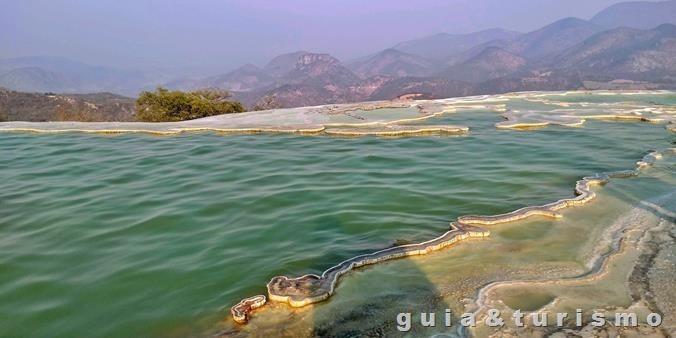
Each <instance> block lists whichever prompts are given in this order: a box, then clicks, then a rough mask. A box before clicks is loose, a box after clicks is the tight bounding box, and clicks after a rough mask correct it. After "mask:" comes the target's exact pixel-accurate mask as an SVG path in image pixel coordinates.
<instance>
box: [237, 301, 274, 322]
mask: <svg viewBox="0 0 676 338" xmlns="http://www.w3.org/2000/svg"><path fill="white" fill-rule="evenodd" d="M266 301H267V300H266V298H265V296H264V295H257V296H253V297H249V298H244V299H242V300H241V301H240V302H239V303H237V305H235V306H233V307H232V310H231V312H232V319H234V320H235V321H236V322H238V323H246V322H247V320H248V318H247V317H248V315H249V313H250V312H251V311H253V310H255V309H257V308H259V307H261V306H263V305H265V302H266Z"/></svg>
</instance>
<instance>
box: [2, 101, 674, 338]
mask: <svg viewBox="0 0 676 338" xmlns="http://www.w3.org/2000/svg"><path fill="white" fill-rule="evenodd" d="M434 104H436V105H440V106H442V108H439V109H437V111H436V112H441V111H445V113H439V114H438V115H434V116H429V117H428V118H425V119H424V120H423V121H422V122H418V121H414V120H412V121H410V122H408V124H407V125H409V126H412V127H413V126H416V124H421V123H424V125H425V126H433V125H444V126H446V125H453V126H456V125H459V126H467V127H469V131H468V132H463V133H455V132H453V133H446V132H439V133H435V132H432V133H431V134H424V135H415V136H407V137H382V136H370V135H365V136H359V137H355V136H351V137H344V136H332V135H331V134H330V133H329V132H328V131H329V130H330V129H331V128H330V126H326V124H330V123H331V122H330V121H329V120H331V119H333V120H331V121H333V122H336V121H339V122H340V123H343V120H349V119H350V116H353V115H354V114H351V115H347V116H340V117H336V116H334V115H330V114H329V115H327V116H329V117H328V118H326V119H316V120H315V119H311V120H312V121H310V123H311V124H312V125H315V124H317V123H319V124H321V125H325V126H326V128H327V129H326V133H319V134H317V135H299V134H277V133H260V134H238V133H234V134H233V133H228V134H223V133H217V132H209V131H207V132H199V133H186V132H182V133H179V134H176V135H170V136H156V135H149V134H126V133H121V134H115V135H100V134H85V133H78V132H77V126H76V128H72V126H69V127H68V129H69V130H70V131H69V132H66V133H58V134H35V133H23V132H9V131H10V130H15V129H22V128H23V129H35V128H38V129H39V128H41V127H40V126H39V124H31V127H30V128H28V127H25V125H21V124H20V123H19V124H17V123H14V124H12V123H0V130H3V129H6V131H8V132H0V154H2V155H1V156H2V159H1V160H0V177H1V180H0V318H5V319H8V320H4V319H3V320H2V321H0V336H50V337H74V336H87V337H122V336H127V337H130V336H144V337H184V336H202V335H213V334H221V335H226V336H229V335H232V336H240V335H242V336H244V335H258V336H266V335H267V336H270V335H273V334H274V335H288V336H312V335H338V336H340V335H349V334H351V333H352V334H354V333H356V332H366V333H372V334H374V335H378V334H383V335H386V336H388V335H391V334H395V333H398V331H396V323H395V318H396V313H398V312H402V311H411V312H414V313H415V312H421V311H438V312H439V314H438V315H441V313H442V312H443V309H447V308H448V309H451V310H452V311H453V313H460V312H463V311H466V310H471V311H474V310H478V309H480V308H481V306H483V305H484V304H477V297H478V295H479V293H480V290H481V289H482V288H484V287H486V286H487V285H489V284H491V283H499V282H504V285H497V284H496V285H495V286H494V287H492V288H491V289H487V290H486V291H485V292H486V297H487V298H486V299H485V302H486V304H489V303H491V302H493V303H491V304H493V305H495V306H498V305H500V306H502V305H504V306H507V307H509V306H510V304H511V306H516V305H514V304H525V305H523V306H525V307H528V310H529V311H534V310H537V308H540V307H542V306H549V305H551V306H554V307H555V306H558V305H557V304H560V305H561V306H564V307H568V308H574V306H576V303H575V300H576V299H578V298H580V295H582V294H585V293H587V295H588V296H585V299H584V301H583V302H582V304H581V305H580V306H585V307H587V308H590V309H592V308H598V307H601V306H603V307H629V306H631V305H636V304H637V302H638V301H637V300H636V299H634V298H632V296H631V294H632V292H631V291H630V290H629V289H627V290H624V291H622V290H620V289H621V288H620V286H622V285H625V284H626V283H625V282H626V278H625V277H626V275H629V274H630V272H631V271H632V269H634V268H633V267H634V266H640V267H642V268H644V269H645V270H646V276H648V277H646V278H647V281H646V282H645V283H647V284H646V285H650V283H653V284H654V285H653V286H652V288H655V289H658V288H659V285H660V284H659V283H668V281H669V280H670V278H669V277H668V276H671V280H672V281H673V270H672V271H668V270H665V269H661V270H659V271H662V272H661V273H662V274H661V275H660V272H659V271H657V272H655V271H653V272H650V271H652V270H650V269H651V266H653V265H655V264H658V263H659V262H658V263H654V262H653V263H650V262H648V263H645V262H643V263H641V264H643V265H641V264H639V263H636V262H638V261H640V260H639V259H638V258H639V257H640V256H641V253H642V252H643V251H641V250H640V249H637V251H636V252H635V253H634V256H635V257H634V256H631V254H632V253H631V252H626V251H627V250H620V249H618V248H615V249H612V248H613V247H616V246H617V245H613V243H614V238H616V237H618V236H620V237H621V236H624V235H622V233H623V232H622V231H624V232H627V233H631V231H630V230H631V229H634V228H631V226H632V225H631V224H642V225H643V226H645V227H646V229H653V230H654V229H661V230H660V231H659V232H657V233H655V234H654V236H653V237H655V238H659V234H664V233H667V234H668V233H670V232H672V233H673V232H674V223H673V215H674V213H675V212H676V196H674V195H675V194H674V192H675V191H676V175H675V173H674V163H676V159H674V157H676V156H674V155H673V154H672V152H673V150H672V149H671V148H672V147H674V142H675V138H674V135H675V134H674V133H673V131H671V130H670V129H671V128H672V126H673V124H671V125H667V127H666V128H665V123H669V122H670V121H671V120H672V119H673V116H674V105H676V94H674V93H669V92H653V93H642V94H637V93H631V94H626V95H592V94H584V93H582V94H581V93H574V94H568V95H547V94H537V95H536V94H531V95H530V96H529V95H526V94H523V95H514V96H509V95H505V96H502V97H489V98H477V99H475V100H474V101H471V102H469V103H468V102H463V101H462V100H457V101H453V102H449V101H443V100H441V101H438V102H434ZM453 105H455V106H453ZM387 109H390V110H392V109H395V108H387ZM402 109H405V108H402ZM395 110H396V109H395ZM370 112H376V113H375V114H378V110H377V109H376V110H372V111H359V112H358V114H359V115H364V116H367V118H368V116H369V114H370ZM415 114H417V112H416V111H407V112H406V113H401V112H396V114H395V115H396V117H394V118H391V119H390V120H392V119H395V120H396V119H400V118H406V119H411V118H413V119H415V117H416V116H415ZM501 114H502V115H504V116H505V117H506V118H507V119H506V120H505V118H503V117H501ZM619 115H621V117H622V119H618V118H617V116H619ZM579 116H583V117H584V118H579ZM601 118H602V119H601ZM327 119H328V120H327ZM378 119H381V117H378ZM581 119H582V121H580V120H581ZM585 119H586V121H584V120H585ZM608 119H610V120H608ZM641 119H642V120H643V122H641V121H640V120H641ZM327 121H328V122H327ZM650 121H652V122H654V123H648V122H650ZM516 122H519V123H522V124H523V123H526V124H530V125H522V124H520V125H516ZM247 123H249V124H251V123H252V122H250V121H249V122H247ZM294 123H296V122H294ZM355 123H357V122H355ZM552 123H553V125H548V124H552ZM496 124H497V125H498V127H501V128H496ZM557 124H562V125H557ZM515 126H516V127H533V126H540V127H543V128H541V129H535V130H532V129H527V130H515V129H512V127H515ZM53 128H57V129H58V125H57V127H54V126H52V125H50V126H49V127H48V128H47V129H53ZM98 128H107V127H106V126H105V125H103V126H97V127H96V129H98ZM294 128H295V127H294ZM335 128H338V126H337V125H336V127H335ZM340 128H345V127H344V126H340ZM350 128H352V129H350V130H353V129H354V126H350ZM357 128H359V127H357ZM363 128H366V129H368V128H371V127H363ZM378 128H383V126H382V125H379V126H378ZM385 128H389V127H388V126H385ZM505 128H507V129H505ZM33 131H36V130H33ZM38 131H39V130H38ZM360 134H361V133H356V134H355V135H360ZM651 150H657V151H659V152H660V154H662V156H661V159H659V160H657V161H655V163H654V164H652V165H649V166H648V167H647V168H645V169H644V170H641V171H640V172H638V174H637V175H636V176H632V177H628V178H618V179H611V181H610V182H608V183H607V184H606V185H604V186H596V187H592V189H593V191H594V192H596V194H597V195H598V196H597V198H595V199H594V200H592V201H590V202H589V203H587V204H585V205H583V206H579V207H572V208H567V209H565V210H563V211H561V215H562V217H561V218H560V219H550V218H545V217H541V216H533V217H530V218H527V219H525V220H520V221H516V222H510V223H506V224H500V225H494V226H490V227H487V229H488V230H490V232H491V235H490V237H488V238H486V239H480V240H468V241H462V242H460V243H457V244H454V245H453V246H451V247H448V248H445V249H443V250H440V251H436V252H433V253H430V254H427V255H424V256H416V257H408V258H403V259H399V260H391V261H387V262H384V263H379V264H376V265H372V266H370V267H365V268H360V269H356V270H353V271H351V272H348V273H347V274H345V275H343V277H341V279H340V280H338V283H337V285H336V290H335V293H334V294H333V295H332V296H331V297H330V298H329V299H328V300H326V301H324V302H321V303H316V304H313V305H311V306H308V307H302V308H291V307H289V306H288V305H286V304H282V303H276V302H269V304H267V305H266V306H265V307H264V308H262V309H260V310H257V311H254V312H253V313H252V314H251V318H250V321H249V323H248V324H246V325H239V324H235V323H234V322H233V321H232V319H231V317H230V307H231V306H233V305H234V304H236V303H237V302H238V301H239V300H240V299H242V298H245V297H249V296H253V295H256V294H266V293H267V291H266V283H267V282H268V281H269V280H270V279H271V278H272V277H275V276H280V275H284V276H287V277H289V278H292V277H298V276H301V275H304V274H308V273H313V274H318V275H321V273H322V272H323V271H324V270H326V269H328V268H330V267H332V266H334V265H335V264H338V263H340V262H341V261H344V260H346V259H349V258H352V257H354V256H357V255H361V254H367V253H371V252H374V251H377V250H381V249H385V248H388V247H392V246H395V245H400V244H404V243H417V242H421V241H425V240H429V239H432V238H435V237H437V236H439V235H440V234H442V233H444V232H445V231H448V229H449V223H450V222H453V221H455V220H456V219H457V218H458V217H460V216H463V215H495V214H501V213H507V212H510V211H513V210H516V209H519V208H522V207H526V206H532V205H542V204H546V203H550V202H554V201H556V200H559V199H563V198H571V197H574V196H575V195H574V188H575V183H576V181H578V180H580V179H581V178H583V177H584V176H589V175H593V174H595V173H603V172H611V171H619V170H632V169H634V168H635V167H636V162H637V161H639V160H641V159H642V158H644V156H645V155H646V154H648V153H649V152H650V151H651ZM646 205H650V206H651V207H646ZM640 210H642V211H643V212H645V211H647V212H648V213H647V214H645V215H644V214H640V215H639V211H640ZM628 217H629V218H631V217H634V218H635V219H634V221H632V222H630V221H627V218H628ZM636 217H638V219H640V221H636ZM641 217H642V218H641ZM614 228H617V229H620V230H622V231H620V230H617V231H613V229H614ZM645 231H647V230H645V229H644V232H645ZM629 240H630V239H627V241H629ZM639 240H640V239H638V238H637V239H636V241H637V242H636V243H639ZM646 241H648V242H650V241H649V239H648V240H646ZM651 243H653V244H654V246H655V248H656V249H654V250H655V251H656V253H655V256H658V257H659V255H660V252H661V251H660V250H662V249H665V250H667V251H669V250H671V251H672V252H673V248H674V246H673V240H672V241H671V242H669V240H668V239H664V240H663V241H662V242H655V241H653V242H651ZM646 245H647V244H646ZM635 247H637V248H640V247H641V246H640V245H639V244H636V245H635ZM608 248H610V249H608ZM669 248H671V249H669ZM613 250H614V251H613ZM611 251H612V252H611ZM613 252H614V253H613ZM621 254H625V255H624V256H621ZM613 255H614V256H613ZM662 255H667V254H662ZM611 256H612V257H614V258H613V259H616V260H619V261H623V262H624V263H622V264H620V265H618V269H621V268H626V269H628V271H629V272H627V273H624V274H623V273H621V272H617V273H616V275H617V276H615V275H613V273H611V272H612V271H614V270H612V269H611V268H607V269H606V270H607V271H606V270H604V268H603V267H601V265H603V264H602V263H603V262H602V261H603V259H607V257H611ZM625 256H626V257H625ZM599 257H601V258H599ZM603 257H606V258H603ZM632 257H634V258H633V259H632ZM669 259H674V258H673V255H672V256H668V255H667V256H665V257H663V258H662V260H667V261H668V260H669ZM595 262H596V263H595ZM650 264H653V265H650ZM606 265H608V264H606ZM672 269H673V264H672ZM611 270H612V271H611ZM590 271H591V272H590ZM600 271H601V272H600ZM603 271H605V272H604V273H605V274H603V276H611V277H612V278H611V277H608V278H606V279H604V278H603V276H600V277H599V276H597V277H594V276H595V275H594V273H597V274H599V273H602V272H603ZM609 271H610V272H609ZM618 271H619V270H618ZM589 273H591V274H592V275H594V276H592V277H591V278H587V279H585V280H582V279H580V280H577V279H576V276H583V275H588V274H589ZM650 273H652V275H650ZM664 274H667V275H666V277H665V276H664ZM613 276H614V277H613ZM618 276H619V277H618ZM622 276H625V277H622ZM650 276H652V277H650ZM542 278H545V279H560V280H564V279H567V280H569V281H568V282H566V283H570V285H568V284H565V285H560V284H557V283H555V282H551V281H550V282H551V283H554V284H552V285H549V284H547V283H550V282H547V283H545V282H541V281H540V282H537V281H535V280H537V279H542ZM578 279H579V278H578ZM516 280H522V281H528V282H532V283H534V284H529V285H526V286H525V287H526V288H529V287H532V288H533V290H532V293H531V295H532V297H531V298H532V299H528V293H527V292H524V286H521V287H518V286H515V285H513V284H510V282H514V281H516ZM665 281H666V282H665ZM524 283H526V282H524ZM538 283H539V284H538ZM604 283H605V284H604ZM655 283H656V284H655ZM535 284H537V286H535ZM603 285H605V286H603ZM632 285H633V284H632ZM663 286H664V285H663ZM604 287H605V288H606V289H612V290H620V291H616V292H614V293H604V292H601V291H598V290H597V291H589V290H592V289H593V288H597V289H599V288H601V289H603V288H604ZM510 288H514V289H515V290H518V292H516V291H514V292H511V293H510V291H509V289H510ZM604 290H605V289H604ZM592 294H593V295H594V297H592V296H590V295H592ZM639 294H640V292H639ZM671 297H672V299H668V297H667V296H665V297H662V299H660V301H658V302H653V303H652V304H651V303H650V302H649V301H647V303H646V304H643V305H644V306H645V307H648V308H649V307H651V306H652V307H659V306H662V307H667V308H668V307H669V306H673V294H672V295H671ZM553 299H558V300H555V301H554V303H552V300H553ZM660 302H663V303H660ZM496 304H497V305H496ZM505 304H506V305H505ZM547 304H549V305H547ZM639 305H640V304H639ZM636 306H638V305H636ZM531 307H532V308H531ZM657 310H661V311H665V310H664V309H662V308H660V309H657ZM674 325H676V322H675V321H674V317H673V313H672V316H671V317H665V318H664V325H663V326H665V327H669V326H670V327H671V328H672V329H673V327H674ZM484 329H486V328H482V327H478V328H477V329H476V330H477V332H479V333H481V334H483V333H484V332H485V331H481V330H484ZM434 333H450V334H457V335H465V334H468V332H466V331H462V330H458V329H457V327H454V328H453V329H452V330H451V329H448V328H443V327H437V328H434V329H429V328H421V327H419V326H415V325H414V326H413V330H412V331H411V332H410V334H411V335H413V336H418V335H432V334H434Z"/></svg>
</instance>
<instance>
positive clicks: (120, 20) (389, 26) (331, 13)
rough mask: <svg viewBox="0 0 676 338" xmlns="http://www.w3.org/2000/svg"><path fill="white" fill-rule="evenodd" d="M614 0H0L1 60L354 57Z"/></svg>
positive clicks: (521, 27)
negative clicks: (298, 53)
mask: <svg viewBox="0 0 676 338" xmlns="http://www.w3.org/2000/svg"><path fill="white" fill-rule="evenodd" d="M618 2H622V1H620V0H448V1H440V0H417V1H410V0H389V1H386V0H382V1H380V0H377V1H376V0H374V1H365V0H287V1H283V0H276V1H274V0H270V1H268V0H245V1H239V0H232V1H228V0H223V1H217V0H192V1H187V0H186V1H170V0H164V1H159V0H133V1H132V0H95V1H91V0H0V3H1V6H0V7H1V10H0V32H2V34H0V46H2V48H1V49H0V58H5V57H15V56H28V55H54V56H64V57H68V58H72V59H75V60H80V61H84V62H88V63H92V64H102V65H113V66H121V67H147V66H173V67H191V68H202V69H205V70H207V69H208V70H212V71H225V70H228V69H231V68H233V67H236V66H238V65H241V64H244V63H247V62H252V63H255V64H257V65H263V64H264V63H265V62H266V61H268V60H269V59H270V58H271V57H273V56H275V55H277V54H280V53H284V52H290V51H296V50H300V49H302V50H308V51H317V52H327V53H330V54H332V55H334V56H336V57H338V58H340V59H343V60H345V59H350V58H354V57H358V56H363V55H365V54H369V53H373V52H376V51H378V50H381V49H384V48H387V47H391V46H392V45H394V44H396V43H397V42H401V41H404V40H409V39H413V38H418V37H422V36H425V35H430V34H435V33H440V32H448V33H467V32H472V31H477V30H482V29H486V28H492V27H500V28H505V29H511V30H516V31H521V32H527V31H530V30H533V29H537V28H539V27H541V26H543V25H546V24H548V23H551V22H553V21H555V20H557V19H560V18H564V17H568V16H576V17H579V18H583V19H589V18H590V17H592V16H593V15H594V14H596V13H597V12H598V11H600V10H601V9H603V8H605V7H607V6H609V5H611V4H614V3H618Z"/></svg>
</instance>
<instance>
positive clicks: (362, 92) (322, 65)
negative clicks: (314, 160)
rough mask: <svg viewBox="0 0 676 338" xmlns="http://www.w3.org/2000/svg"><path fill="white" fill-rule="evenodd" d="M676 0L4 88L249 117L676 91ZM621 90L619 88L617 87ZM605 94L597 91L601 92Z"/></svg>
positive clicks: (5, 77) (43, 77)
mask: <svg viewBox="0 0 676 338" xmlns="http://www.w3.org/2000/svg"><path fill="white" fill-rule="evenodd" d="M673 13H676V0H671V1H663V2H645V1H644V2H627V3H620V4H616V5H613V6H610V7H608V8H606V9H604V10H603V11H601V12H599V13H598V14H597V15H595V16H594V17H593V18H591V19H590V20H588V21H587V20H582V19H579V18H564V19H561V20H558V21H556V22H553V23H551V24H549V25H546V26H544V27H542V28H540V29H537V30H534V31H532V32H526V33H519V32H513V31H508V30H504V29H499V28H493V29H487V30H483V31H480V32H475V33H470V34H448V33H440V34H435V35H430V36H427V37H423V38H420V39H416V40H410V41H405V42H401V43H398V44H395V45H394V46H392V47H391V48H387V49H385V50H383V51H380V52H377V53H374V54H371V55H367V56H364V57H361V58H357V59H353V60H349V61H347V62H341V61H340V60H338V59H336V58H335V57H333V56H331V55H328V54H323V53H313V52H308V51H297V52H293V53H287V54H282V55H279V56H277V57H275V58H273V59H272V60H270V61H269V62H268V63H267V64H266V65H264V66H262V67H258V66H256V65H253V64H246V65H243V66H241V67H239V68H237V69H234V70H232V71H230V72H227V73H223V74H217V75H214V76H208V77H203V78H187V77H175V76H174V77H173V78H172V77H171V75H167V73H166V72H162V71H134V70H120V69H114V68H110V67H99V66H91V65H87V64H83V63H79V62H75V61H71V60H67V59H63V58H45V57H31V58H15V59H5V60H0V87H6V88H10V89H13V90H19V91H32V92H60V93H82V92H99V91H109V92H114V93H120V94H125V95H136V94H137V93H138V92H139V91H140V90H145V89H149V88H153V87H155V86H158V85H162V86H165V87H168V88H172V89H183V90H189V89H197V88H205V87H213V88H222V89H226V90H229V91H231V92H232V93H233V96H234V97H235V98H236V99H238V100H240V101H242V102H243V103H244V104H245V105H246V106H248V107H249V108H250V109H266V108H277V107H295V106H305V105H318V104H330V103H345V102H355V101H366V100H375V99H392V98H396V97H399V96H401V95H405V94H419V95H421V97H449V96H459V95H472V94H491V93H499V92H505V91H520V90H564V89H578V88H588V87H586V86H588V85H589V83H593V86H594V88H604V86H610V87H608V88H617V87H618V86H620V87H626V88H676V26H675V25H674V24H676V15H674V14H673ZM618 80H622V81H618ZM599 86H600V87H599Z"/></svg>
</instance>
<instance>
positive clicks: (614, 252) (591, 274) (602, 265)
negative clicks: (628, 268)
mask: <svg viewBox="0 0 676 338" xmlns="http://www.w3.org/2000/svg"><path fill="white" fill-rule="evenodd" d="M656 159H661V158H656ZM624 230H625V229H624V228H622V229H618V230H616V231H617V232H620V233H622V232H624ZM644 235H645V234H644ZM644 235H642V236H641V238H643V236H644ZM625 240H626V238H624V237H619V238H617V240H615V241H614V242H613V243H611V245H610V247H611V249H610V250H609V251H608V252H606V253H602V254H599V256H598V258H594V260H592V261H591V268H590V269H589V270H588V271H585V272H583V273H582V274H580V275H577V276H573V277H561V278H544V279H524V280H511V281H510V280H508V281H495V282H492V283H489V284H487V285H485V286H484V287H482V288H481V289H480V290H479V292H478V294H477V297H476V300H475V301H474V307H475V308H476V310H475V311H474V314H475V315H476V316H479V315H482V314H485V313H486V311H487V310H488V306H489V305H488V304H489V301H490V300H491V297H492V295H491V294H490V293H491V292H492V291H494V290H495V289H496V288H499V287H513V286H524V287H525V286H526V285H548V284H553V283H557V284H560V283H566V284H573V283H575V284H579V283H588V282H594V281H597V280H599V279H601V278H604V277H605V276H607V275H608V274H609V273H610V270H611V268H612V263H613V261H614V260H615V259H617V257H618V256H619V255H621V254H623V253H624V252H626V250H627V248H628V245H629V244H628V243H627V242H626V241H625ZM637 242H640V239H639V240H638V241H637ZM557 301H559V298H558V297H557V298H554V299H553V300H552V301H551V302H549V303H548V304H545V305H543V306H542V307H540V308H539V309H537V310H534V311H530V312H540V311H546V309H547V308H549V307H552V306H554V305H555V304H556V302H557ZM508 307H509V306H508Z"/></svg>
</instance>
